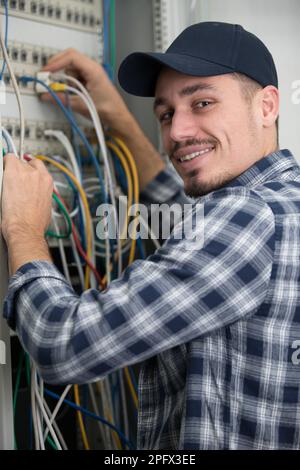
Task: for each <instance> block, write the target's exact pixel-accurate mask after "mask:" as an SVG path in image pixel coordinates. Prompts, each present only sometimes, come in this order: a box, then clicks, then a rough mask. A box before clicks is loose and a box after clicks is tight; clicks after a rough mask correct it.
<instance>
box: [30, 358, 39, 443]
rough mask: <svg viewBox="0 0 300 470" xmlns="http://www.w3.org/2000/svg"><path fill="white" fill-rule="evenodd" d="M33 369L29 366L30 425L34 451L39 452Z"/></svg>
mask: <svg viewBox="0 0 300 470" xmlns="http://www.w3.org/2000/svg"><path fill="white" fill-rule="evenodd" d="M34 382H35V380H34V367H33V366H32V365H31V385H30V396H31V414H32V425H33V432H34V442H35V450H40V439H39V432H38V418H37V413H36V400H35V390H34Z"/></svg>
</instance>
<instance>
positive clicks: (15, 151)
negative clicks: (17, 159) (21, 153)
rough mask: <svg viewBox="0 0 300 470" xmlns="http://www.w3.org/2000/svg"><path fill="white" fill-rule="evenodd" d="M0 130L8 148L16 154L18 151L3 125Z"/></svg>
mask: <svg viewBox="0 0 300 470" xmlns="http://www.w3.org/2000/svg"><path fill="white" fill-rule="evenodd" d="M1 131H2V133H3V134H4V135H5V137H6V139H7V141H8V143H9V145H10V148H11V150H12V153H13V154H15V155H18V152H17V149H16V146H15V143H14V141H13V139H12V136H11V135H10V133H9V132H8V131H7V130H6V129H5V127H3V126H2V127H1Z"/></svg>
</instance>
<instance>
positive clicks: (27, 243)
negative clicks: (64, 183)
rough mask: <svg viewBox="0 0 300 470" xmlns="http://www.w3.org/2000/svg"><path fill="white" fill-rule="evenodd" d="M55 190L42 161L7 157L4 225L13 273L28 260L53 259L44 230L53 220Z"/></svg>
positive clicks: (4, 185)
mask: <svg viewBox="0 0 300 470" xmlns="http://www.w3.org/2000/svg"><path fill="white" fill-rule="evenodd" d="M52 190H53V180H52V177H51V176H50V174H49V172H48V171H47V169H46V167H45V165H44V164H43V163H42V162H41V161H39V160H32V161H30V162H22V161H19V160H18V158H17V157H16V156H15V155H12V154H8V155H6V156H5V157H4V176H3V193H2V221H1V228H2V234H3V236H4V238H5V241H6V243H7V247H8V252H9V261H10V268H11V274H13V273H14V272H15V271H16V270H17V269H18V268H19V267H20V266H21V265H22V264H24V263H26V262H29V261H34V260H38V259H40V260H41V259H43V260H51V258H50V256H49V253H48V248H47V244H46V241H45V235H44V234H45V231H46V230H47V228H48V226H49V224H50V220H51V200H52Z"/></svg>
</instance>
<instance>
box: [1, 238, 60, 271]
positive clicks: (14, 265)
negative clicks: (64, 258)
mask: <svg viewBox="0 0 300 470" xmlns="http://www.w3.org/2000/svg"><path fill="white" fill-rule="evenodd" d="M7 249H8V261H9V273H10V275H11V276H12V275H13V274H15V272H16V271H17V270H18V269H19V268H20V267H21V266H23V265H24V264H26V263H29V262H32V261H49V262H52V259H51V256H50V253H49V249H48V245H47V242H46V240H45V239H44V238H42V237H40V236H35V235H28V234H24V233H19V234H16V235H13V236H11V237H10V239H9V241H8V243H7Z"/></svg>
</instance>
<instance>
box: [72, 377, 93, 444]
mask: <svg viewBox="0 0 300 470" xmlns="http://www.w3.org/2000/svg"><path fill="white" fill-rule="evenodd" d="M74 401H75V403H76V405H77V406H80V399H79V387H78V385H74ZM77 418H78V421H79V427H80V432H81V436H82V441H83V446H84V448H85V450H90V445H89V441H88V438H87V434H86V430H85V426H84V423H83V419H82V414H81V411H79V410H77Z"/></svg>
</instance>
